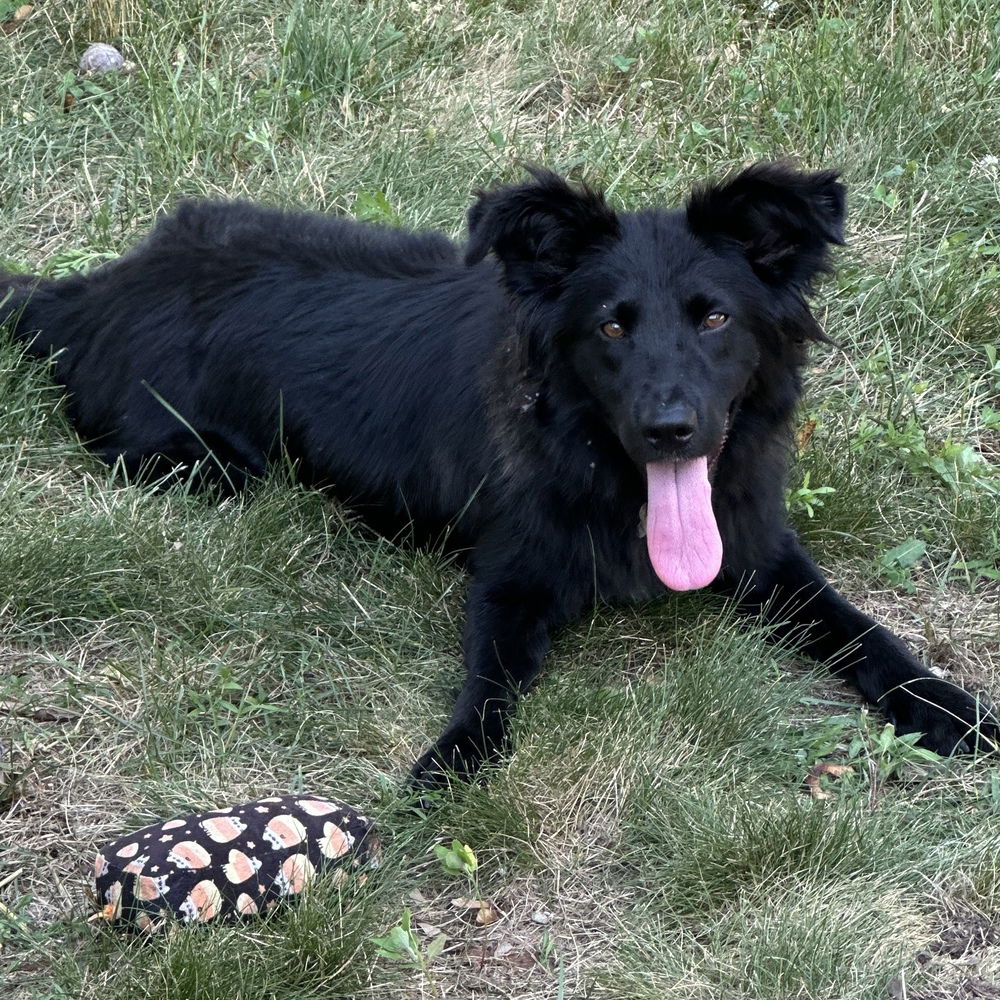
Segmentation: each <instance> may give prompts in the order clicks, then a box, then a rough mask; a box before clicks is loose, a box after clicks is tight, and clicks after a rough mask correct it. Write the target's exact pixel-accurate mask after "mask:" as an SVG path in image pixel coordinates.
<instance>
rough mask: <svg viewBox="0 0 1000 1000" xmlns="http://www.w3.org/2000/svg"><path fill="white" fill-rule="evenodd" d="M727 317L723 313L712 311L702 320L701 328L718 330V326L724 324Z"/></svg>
mask: <svg viewBox="0 0 1000 1000" xmlns="http://www.w3.org/2000/svg"><path fill="white" fill-rule="evenodd" d="M728 319H729V317H728V316H727V315H726V314H725V313H720V312H714V313H709V314H708V315H707V316H706V317H705V318H704V319H703V320H702V321H701V325H702V328H703V329H705V330H718V329H719V327H720V326H724V325H725V323H726V320H728Z"/></svg>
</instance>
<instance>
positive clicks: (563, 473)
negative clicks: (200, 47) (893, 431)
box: [0, 165, 998, 785]
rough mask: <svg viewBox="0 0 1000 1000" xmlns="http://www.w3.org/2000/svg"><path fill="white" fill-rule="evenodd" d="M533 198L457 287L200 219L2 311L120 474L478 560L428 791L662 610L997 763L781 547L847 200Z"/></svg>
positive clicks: (766, 178)
mask: <svg viewBox="0 0 1000 1000" xmlns="http://www.w3.org/2000/svg"><path fill="white" fill-rule="evenodd" d="M531 173H532V176H533V181H532V182H530V183H526V184H523V185H520V186H513V187H507V188H501V189H499V190H496V191H493V192H490V193H486V194H482V195H481V196H480V197H479V199H478V201H477V202H476V203H475V205H474V206H473V208H472V210H471V211H470V213H469V242H468V245H467V246H466V247H465V253H464V261H463V260H462V259H461V257H460V254H459V250H458V248H457V247H456V246H455V245H454V244H453V243H452V242H451V241H449V240H447V239H445V238H444V237H442V236H440V235H435V234H428V235H420V234H410V233H405V232H400V231H397V230H388V229H380V228H375V227H371V226H364V225H359V224H357V223H355V222H352V221H346V220H337V219H330V218H326V217H322V216H304V215H292V214H282V213H279V212H276V211H270V210H266V209H261V208H255V207H252V206H250V205H245V204H197V203H196V204H185V205H183V206H181V208H180V209H179V210H178V212H177V213H176V214H175V215H174V216H173V217H171V218H168V219H166V220H165V221H163V222H161V223H160V224H159V225H158V227H157V228H156V229H155V231H154V232H153V233H152V235H151V236H150V237H149V238H148V240H147V241H146V242H145V243H144V244H143V245H141V246H140V247H138V248H137V249H136V250H134V251H133V252H132V253H130V254H129V255H127V256H126V257H124V258H123V259H122V260H120V261H117V262H114V263H112V264H109V265H107V266H105V267H102V268H100V269H99V270H97V271H95V272H94V273H93V274H91V275H89V276H86V277H72V278H66V279H63V280H60V281H38V280H37V279H26V278H16V279H15V278H10V277H8V278H7V280H6V282H5V284H6V288H7V290H8V291H10V292H11V294H10V296H9V298H8V306H7V312H10V310H11V307H13V309H14V310H15V313H14V314H13V315H14V316H15V320H14V322H15V323H16V326H17V333H18V336H20V337H22V338H25V339H32V343H33V348H32V349H33V350H34V352H35V353H37V354H39V355H42V356H47V355H49V354H50V352H58V354H57V358H56V365H55V373H56V377H57V378H58V379H59V380H60V381H61V382H63V383H64V384H65V385H66V386H67V388H68V389H69V390H70V393H71V396H70V400H69V407H70V413H71V415H72V417H73V419H74V420H75V422H76V425H77V427H78V428H79V431H80V433H81V435H82V436H83V437H84V438H85V439H87V440H88V442H89V443H90V444H91V446H92V447H94V448H96V449H98V450H99V451H100V453H101V454H102V455H104V456H105V457H106V458H107V459H108V460H109V461H122V462H123V463H124V467H125V469H126V470H127V471H128V472H129V473H130V474H133V475H135V474H144V475H146V476H150V475H152V476H154V477H162V476H165V475H166V476H169V474H170V473H171V472H174V473H176V470H177V469H178V467H181V468H184V469H187V470H189V471H190V469H191V467H192V465H196V466H197V468H198V470H199V474H200V475H201V476H203V477H206V478H214V479H216V480H219V481H221V483H222V485H223V486H226V487H228V488H235V487H238V486H240V485H241V483H242V482H243V481H244V480H245V479H246V478H247V477H248V476H249V477H255V476H259V475H260V474H261V473H263V472H264V470H265V468H266V466H267V464H268V462H269V461H271V460H273V459H275V458H276V457H278V456H280V455H283V454H286V453H287V455H290V456H291V457H292V458H293V459H294V460H295V461H296V462H297V463H298V468H299V471H300V473H301V474H302V475H303V476H305V477H307V478H308V480H309V481H311V482H314V483H316V484H321V485H330V486H332V487H333V488H334V489H335V490H336V491H337V493H338V495H340V496H341V497H343V498H344V499H345V500H347V501H349V502H350V503H351V504H352V505H354V507H355V508H356V509H357V510H359V511H360V512H362V514H363V515H365V516H366V517H367V518H368V519H369V521H371V522H372V523H373V524H374V525H375V526H376V527H378V528H379V529H380V530H383V531H389V532H392V531H398V530H400V529H403V528H410V529H412V530H414V531H415V533H416V534H417V536H418V537H423V538H441V537H444V536H445V535H446V536H447V538H448V539H449V542H450V544H451V545H453V546H455V547H457V548H459V549H467V550H469V567H470V569H471V572H472V575H473V580H472V585H471V589H470V592H469V597H468V609H467V622H466V627H465V640H464V643H465V646H464V648H465V666H466V671H467V676H466V680H465V685H464V687H463V689H462V692H461V695H460V696H459V699H458V703H457V705H456V707H455V710H454V712H453V714H452V717H451V719H450V721H449V723H448V725H447V728H446V729H445V732H444V734H443V735H442V736H441V738H440V739H439V740H438V741H437V743H436V744H435V745H434V746H433V747H432V748H431V749H430V750H428V751H427V752H426V753H425V754H424V755H423V756H422V757H421V758H420V760H419V762H418V763H417V765H416V767H415V769H414V776H415V778H416V780H417V781H418V783H421V784H424V785H430V784H434V783H436V782H439V781H441V780H442V777H443V775H444V774H445V773H447V772H457V773H460V774H468V773H470V772H472V771H473V770H475V768H476V767H477V766H478V765H479V764H480V763H481V762H482V761H483V760H484V759H489V758H492V757H494V756H495V755H496V754H497V753H498V751H499V750H500V749H501V748H502V747H503V745H504V743H505V737H506V732H507V719H508V716H509V711H510V708H511V706H512V703H513V701H514V699H515V696H516V694H517V693H518V692H520V691H523V690H524V689H525V688H526V687H527V686H528V685H529V684H530V683H531V681H532V680H533V679H534V677H535V675H536V674H537V673H538V670H539V667H540V666H541V663H542V659H543V657H544V656H545V653H546V650H547V649H548V647H549V637H550V635H551V634H552V632H553V630H554V629H557V628H559V627H560V626H562V625H564V624H565V623H567V622H569V621H570V620H571V619H573V618H575V617H577V616H579V615H581V614H582V613H584V612H585V610H586V609H587V608H588V607H589V606H591V605H592V603H593V602H594V600H595V599H599V600H602V601H642V600H647V599H650V598H653V597H655V596H657V595H659V594H662V593H663V592H664V591H665V590H666V589H667V588H669V589H672V590H688V589H692V588H696V587H705V586H709V585H711V586H713V587H714V588H716V589H718V590H721V591H725V592H730V593H739V594H740V595H741V600H742V603H743V605H744V606H745V607H747V608H748V609H750V610H752V611H757V610H759V609H764V613H765V615H770V616H771V617H772V619H773V620H775V621H776V623H777V622H779V621H780V622H781V623H783V624H780V626H779V629H780V630H784V632H785V634H788V635H791V636H794V637H795V638H796V640H797V642H798V643H799V645H800V646H801V648H802V649H803V650H804V651H805V652H807V653H808V654H810V655H812V656H814V657H818V658H823V659H835V660H836V662H837V667H838V669H839V670H840V671H841V672H842V674H843V675H844V677H845V678H846V679H847V680H849V681H850V682H851V683H853V684H854V685H855V686H856V687H857V688H858V690H860V691H861V693H862V694H863V695H864V696H865V697H866V698H867V699H868V700H869V701H870V702H872V703H873V704H876V705H878V706H879V707H880V708H881V709H882V711H883V712H884V713H885V715H886V717H887V718H888V719H890V720H891V721H892V722H894V723H895V724H896V727H897V731H898V732H900V733H910V732H921V733H922V734H923V736H922V743H923V744H924V745H925V746H927V747H930V748H932V749H934V750H937V751H939V752H942V753H950V752H953V751H956V750H958V751H967V750H971V749H973V748H974V747H975V746H976V745H977V743H980V742H981V743H982V745H983V746H984V747H985V746H986V745H987V743H988V741H995V740H996V739H997V736H998V728H997V725H996V720H995V719H994V718H993V717H992V716H990V715H988V714H987V712H986V710H985V709H983V708H982V707H981V706H980V704H979V703H977V701H976V700H975V699H974V698H972V697H971V696H970V695H968V694H966V693H965V692H964V691H962V690H961V689H960V688H958V687H956V686H955V685H953V684H950V683H948V682H947V681H944V680H940V679H937V678H936V677H934V676H933V675H932V674H931V673H930V672H929V671H927V670H925V669H924V668H923V667H922V666H921V665H920V664H919V663H918V662H917V661H916V659H915V658H914V657H913V656H912V655H911V654H910V653H909V652H908V651H907V650H906V649H905V648H904V646H903V645H902V643H901V642H900V641H899V639H898V638H896V637H895V636H894V635H892V634H891V633H890V632H888V631H887V630H886V629H884V628H882V627H880V626H878V625H876V624H875V623H874V622H873V621H872V620H871V619H870V618H868V617H866V616H865V615H864V614H862V613H861V612H860V611H858V610H857V609H856V608H854V607H853V606H852V605H851V604H850V603H849V602H848V601H846V600H845V599H844V598H843V597H841V596H839V595H838V594H837V593H836V592H835V591H834V590H833V589H832V588H831V587H830V586H829V585H828V584H827V583H826V581H825V580H824V578H823V576H822V574H821V573H820V571H819V570H818V569H817V567H816V566H815V564H814V563H813V562H812V561H811V560H810V559H809V557H808V556H807V555H806V554H805V553H804V552H803V550H802V549H801V548H800V546H799V544H798V542H797V540H796V538H795V536H794V534H793V533H792V531H791V530H790V529H789V528H788V526H787V524H786V517H785V508H784V503H783V485H784V482H785V466H786V462H787V457H788V453H789V450H790V449H789V437H790V428H791V421H792V418H793V414H794V412H795V407H796V403H797V401H798V399H799V394H800V379H799V372H800V369H801V367H802V365H803V362H804V360H805V355H806V342H807V341H810V340H823V339H825V338H824V336H823V333H822V332H821V330H820V329H819V327H818V325H817V324H816V322H815V320H814V319H813V317H812V315H811V313H810V311H809V308H808V306H807V304H806V296H807V295H808V294H809V292H810V286H811V282H812V280H813V279H814V277H815V276H816V275H817V274H818V273H819V272H821V271H823V270H825V269H827V267H828V250H829V245H830V244H832V243H841V242H842V224H843V217H844V191H843V188H842V187H841V185H840V184H839V183H837V180H836V174H834V173H832V172H821V173H801V172H797V171H794V170H792V169H789V168H787V167H783V166H777V165H759V166H756V167H751V168H749V169H747V170H744V171H743V172H742V173H740V174H738V175H736V176H735V177H733V178H732V179H730V180H729V181H728V182H725V183H722V184H717V185H712V186H708V187H705V188H703V189H701V190H698V191H696V192H695V193H694V194H693V195H692V196H691V198H690V200H689V201H688V203H687V206H686V207H685V208H684V209H683V210H680V211H662V210H651V211H644V212H639V213H636V214H619V213H616V212H614V211H612V210H611V209H610V208H609V207H608V205H607V204H606V202H605V200H604V198H603V197H602V196H601V195H599V194H596V193H594V192H592V191H590V190H587V189H585V188H584V189H574V188H572V187H570V186H569V185H567V184H566V183H565V182H564V181H563V180H561V179H560V178H559V177H557V176H556V175H555V174H552V173H548V172H546V171H542V170H532V171H531ZM2 291H3V288H2V286H0V294H2ZM979 737H985V740H982V741H980V740H979Z"/></svg>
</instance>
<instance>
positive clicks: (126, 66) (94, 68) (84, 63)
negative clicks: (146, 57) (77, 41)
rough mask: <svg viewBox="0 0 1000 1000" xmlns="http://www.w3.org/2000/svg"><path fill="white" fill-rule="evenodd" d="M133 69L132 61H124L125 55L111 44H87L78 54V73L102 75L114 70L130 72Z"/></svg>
mask: <svg viewBox="0 0 1000 1000" xmlns="http://www.w3.org/2000/svg"><path fill="white" fill-rule="evenodd" d="M133 69H135V65H134V64H133V63H130V62H126V61H125V57H124V56H123V55H122V54H121V53H120V52H119V51H118V50H117V49H116V48H115V47H114V46H113V45H105V44H104V42H95V43H94V44H93V45H88V46H87V49H86V51H85V52H84V53H83V55H82V56H80V73H81V74H82V75H84V76H103V75H104V74H105V73H113V72H114V71H115V70H121V71H122V72H123V73H131V72H132V70H133Z"/></svg>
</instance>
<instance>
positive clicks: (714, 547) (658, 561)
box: [646, 418, 729, 590]
mask: <svg viewBox="0 0 1000 1000" xmlns="http://www.w3.org/2000/svg"><path fill="white" fill-rule="evenodd" d="M728 432H729V419H728V418H727V420H726V424H725V427H724V429H723V432H722V436H721V437H720V438H719V442H718V444H717V445H716V446H715V448H714V449H713V450H712V451H711V452H710V453H709V454H707V455H700V456H699V457H697V458H691V459H684V460H681V461H656V462H648V463H647V464H646V488H647V493H646V546H647V548H648V550H649V561H650V562H651V563H652V564H653V570H654V571H655V572H656V575H657V576H658V577H659V578H660V580H661V581H662V582H663V583H664V584H665V585H666V586H667V587H669V588H670V589H671V590H697V589H698V588H699V587H706V586H708V584H710V583H711V582H712V581H713V580H714V579H715V578H716V577H717V576H718V575H719V570H721V569H722V536H721V535H720V534H719V526H718V524H717V522H716V520H715V512H714V511H713V510H712V477H713V474H714V472H715V469H716V466H717V465H718V462H719V458H720V457H721V455H722V451H723V448H724V447H725V444H726V438H727V436H728Z"/></svg>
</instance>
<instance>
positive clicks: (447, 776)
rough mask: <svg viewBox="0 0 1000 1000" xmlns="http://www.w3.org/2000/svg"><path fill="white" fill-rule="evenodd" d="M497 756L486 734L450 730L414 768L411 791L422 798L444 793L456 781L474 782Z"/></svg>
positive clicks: (409, 786)
mask: <svg viewBox="0 0 1000 1000" xmlns="http://www.w3.org/2000/svg"><path fill="white" fill-rule="evenodd" d="M495 756H496V752H495V751H491V750H490V749H489V747H488V744H487V742H486V741H485V740H484V738H483V733H482V730H477V731H475V732H472V731H467V730H464V729H449V730H448V731H447V732H446V733H445V734H444V735H443V736H442V737H441V738H440V739H439V740H438V741H437V743H435V744H434V745H433V746H432V747H431V748H430V749H429V750H427V751H426V752H425V753H424V754H422V755H421V756H420V758H419V760H417V762H416V764H414V765H413V769H412V770H411V771H410V778H409V781H408V782H407V787H408V788H409V790H411V791H413V792H416V793H419V794H420V795H421V796H424V795H425V794H426V793H428V792H441V791H444V790H446V789H448V788H450V787H451V786H452V784H453V783H454V782H455V781H471V780H472V779H473V778H474V777H475V776H476V773H477V772H478V771H479V769H480V768H481V767H482V765H483V764H484V763H485V762H486V761H488V760H491V759H492V758H494V757H495Z"/></svg>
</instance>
